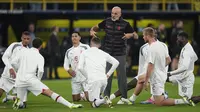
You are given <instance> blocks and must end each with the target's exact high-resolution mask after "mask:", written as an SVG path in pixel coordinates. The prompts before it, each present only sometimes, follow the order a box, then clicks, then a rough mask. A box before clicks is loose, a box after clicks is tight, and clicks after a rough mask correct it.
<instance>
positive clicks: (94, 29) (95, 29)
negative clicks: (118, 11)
mask: <svg viewBox="0 0 200 112" xmlns="http://www.w3.org/2000/svg"><path fill="white" fill-rule="evenodd" d="M105 25H106V21H105V20H104V21H102V22H100V23H99V24H98V25H95V26H93V27H92V28H91V29H90V36H92V37H97V36H96V33H97V32H98V31H99V29H104V28H105Z"/></svg>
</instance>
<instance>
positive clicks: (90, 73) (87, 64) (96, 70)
mask: <svg viewBox="0 0 200 112" xmlns="http://www.w3.org/2000/svg"><path fill="white" fill-rule="evenodd" d="M107 62H108V63H110V64H112V67H111V69H110V70H109V71H108V73H106V63H107ZM118 65H119V62H118V61H117V60H116V59H115V58H114V57H112V56H110V55H109V54H108V53H106V52H104V51H102V50H100V49H98V48H96V47H91V48H90V49H88V50H86V51H84V52H83V53H82V54H81V56H80V60H79V65H78V69H79V70H80V71H81V72H82V71H83V70H84V69H85V72H86V75H87V76H86V77H87V80H88V83H92V82H94V81H99V80H107V76H106V75H109V76H110V75H111V74H112V73H113V72H114V71H115V69H116V68H117V66H118ZM84 75H85V74H84Z"/></svg>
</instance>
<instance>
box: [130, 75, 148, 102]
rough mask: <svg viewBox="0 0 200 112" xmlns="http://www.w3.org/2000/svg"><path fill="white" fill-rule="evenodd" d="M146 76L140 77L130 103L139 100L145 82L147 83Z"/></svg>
mask: <svg viewBox="0 0 200 112" xmlns="http://www.w3.org/2000/svg"><path fill="white" fill-rule="evenodd" d="M145 77H146V75H140V76H139V77H138V83H137V85H136V88H135V90H134V93H133V95H132V96H131V97H130V98H129V100H130V101H132V102H135V100H136V99H137V97H138V95H139V94H140V93H141V92H142V89H143V86H144V81H145Z"/></svg>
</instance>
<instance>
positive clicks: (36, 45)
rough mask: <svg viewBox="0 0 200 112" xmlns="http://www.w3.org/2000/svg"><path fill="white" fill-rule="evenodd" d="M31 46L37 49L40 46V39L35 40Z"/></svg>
mask: <svg viewBox="0 0 200 112" xmlns="http://www.w3.org/2000/svg"><path fill="white" fill-rule="evenodd" d="M32 44H33V47H34V48H39V47H40V46H41V45H42V40H41V39H40V38H35V39H34V40H33V42H32Z"/></svg>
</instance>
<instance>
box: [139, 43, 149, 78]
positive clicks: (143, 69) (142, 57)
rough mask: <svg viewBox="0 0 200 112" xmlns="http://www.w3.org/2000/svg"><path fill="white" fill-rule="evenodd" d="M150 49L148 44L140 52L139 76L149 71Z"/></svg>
mask: <svg viewBox="0 0 200 112" xmlns="http://www.w3.org/2000/svg"><path fill="white" fill-rule="evenodd" d="M148 49H149V44H148V43H146V44H144V45H143V46H141V47H140V50H139V68H138V75H143V74H145V73H146V71H147V69H146V68H147V67H145V66H147V64H146V63H147V56H148Z"/></svg>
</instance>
